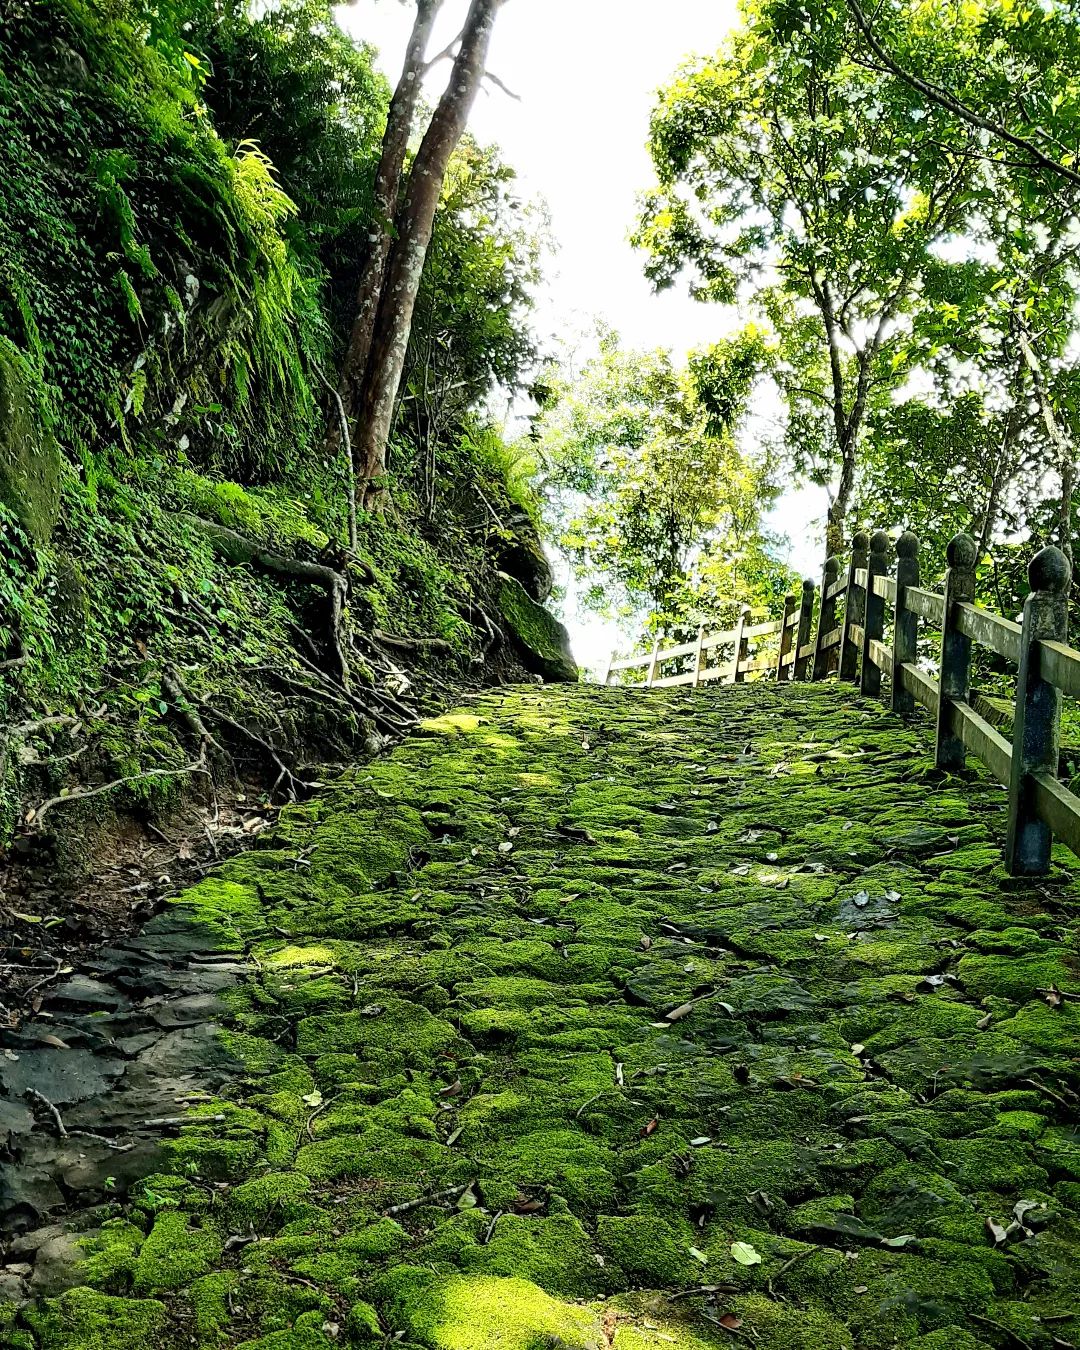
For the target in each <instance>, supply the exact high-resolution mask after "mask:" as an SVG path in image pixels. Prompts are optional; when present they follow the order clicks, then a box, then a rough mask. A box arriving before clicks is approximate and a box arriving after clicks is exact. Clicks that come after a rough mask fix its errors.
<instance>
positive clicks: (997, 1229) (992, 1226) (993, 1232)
mask: <svg viewBox="0 0 1080 1350" xmlns="http://www.w3.org/2000/svg"><path fill="white" fill-rule="evenodd" d="M983 1227H984V1228H985V1229H986V1231H987V1233H988V1234H989V1235H990V1237H991V1238H993V1240H994V1246H995V1247H1000V1246H1001V1244H1002V1243H1003V1242H1004V1241H1005V1239H1006V1238H1007V1237H1008V1236H1009V1235H1008V1233H1006V1231H1005V1229H1004V1228H1002V1226H1001V1224H999V1223H995V1222H994V1220H993V1219H987V1220H986V1222H985V1223H984V1224H983Z"/></svg>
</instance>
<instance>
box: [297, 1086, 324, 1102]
mask: <svg viewBox="0 0 1080 1350" xmlns="http://www.w3.org/2000/svg"><path fill="white" fill-rule="evenodd" d="M300 1100H301V1101H302V1102H303V1103H304V1104H305V1105H306V1106H322V1103H323V1095H322V1093H321V1092H320V1091H319V1089H318V1088H316V1089H315V1091H314V1092H309V1093H307V1095H306V1096H304V1097H301V1098H300Z"/></svg>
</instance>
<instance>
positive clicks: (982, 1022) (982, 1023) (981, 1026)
mask: <svg viewBox="0 0 1080 1350" xmlns="http://www.w3.org/2000/svg"><path fill="white" fill-rule="evenodd" d="M993 1020H994V1014H993V1013H987V1014H986V1016H985V1017H980V1018H979V1020H978V1021H977V1022H976V1023H975V1029H976V1031H985V1030H986V1029H987V1027H989V1026H990V1024H991V1023H992V1022H993Z"/></svg>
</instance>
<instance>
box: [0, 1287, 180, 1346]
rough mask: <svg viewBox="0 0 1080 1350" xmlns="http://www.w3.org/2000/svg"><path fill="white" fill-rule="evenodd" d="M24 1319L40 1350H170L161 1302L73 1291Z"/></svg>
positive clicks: (167, 1322)
mask: <svg viewBox="0 0 1080 1350" xmlns="http://www.w3.org/2000/svg"><path fill="white" fill-rule="evenodd" d="M24 1316H25V1318H26V1321H27V1322H28V1324H29V1326H30V1328H31V1330H32V1331H33V1333H34V1335H35V1337H36V1340H37V1344H38V1345H39V1346H40V1350H147V1347H148V1346H154V1347H157V1348H158V1350H170V1347H172V1346H175V1345H177V1344H179V1341H178V1339H177V1338H176V1337H174V1336H173V1335H172V1334H171V1332H170V1320H169V1315H168V1313H167V1312H166V1310H165V1305H164V1304H163V1303H159V1302H158V1301H157V1300H155V1299H146V1298H144V1299H130V1298H113V1297H111V1296H110V1295H108V1294H101V1293H97V1292H96V1291H95V1290H92V1289H69V1290H68V1291H67V1292H66V1293H64V1294H61V1295H60V1297H59V1298H50V1299H46V1300H45V1301H44V1302H43V1303H41V1304H38V1305H37V1306H32V1307H31V1308H29V1309H28V1310H27V1311H26V1312H25V1313H24Z"/></svg>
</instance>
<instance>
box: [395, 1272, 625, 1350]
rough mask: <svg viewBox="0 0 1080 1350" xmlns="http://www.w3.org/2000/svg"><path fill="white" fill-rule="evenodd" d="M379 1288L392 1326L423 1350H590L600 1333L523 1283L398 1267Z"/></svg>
mask: <svg viewBox="0 0 1080 1350" xmlns="http://www.w3.org/2000/svg"><path fill="white" fill-rule="evenodd" d="M383 1288H384V1297H385V1298H386V1299H387V1311H388V1316H389V1318H390V1319H391V1321H392V1322H393V1324H394V1325H396V1326H399V1327H402V1328H403V1329H404V1330H405V1331H406V1332H407V1334H408V1335H409V1336H411V1337H413V1338H414V1339H415V1340H417V1341H419V1342H420V1344H421V1345H423V1346H426V1347H428V1350H536V1347H538V1346H540V1345H543V1344H545V1343H546V1344H549V1345H554V1344H557V1345H560V1346H563V1347H565V1350H592V1347H593V1346H594V1345H595V1343H596V1338H597V1337H598V1335H599V1331H600V1325H599V1319H598V1317H597V1315H596V1314H595V1313H592V1312H590V1311H588V1310H587V1309H584V1308H575V1307H572V1306H571V1305H570V1304H568V1303H563V1302H561V1301H560V1300H558V1299H554V1298H551V1297H550V1295H548V1294H546V1293H544V1291H543V1290H542V1289H541V1288H539V1286H537V1285H535V1284H532V1283H530V1282H529V1281H528V1280H517V1279H499V1278H497V1277H494V1276H488V1275H449V1276H441V1277H440V1276H432V1275H431V1274H430V1273H429V1272H427V1271H422V1270H419V1269H417V1268H416V1267H412V1266H400V1267H398V1269H397V1270H395V1271H393V1272H392V1273H391V1274H390V1275H389V1276H387V1277H386V1279H385V1281H384V1285H383ZM545 1338H546V1341H545Z"/></svg>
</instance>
